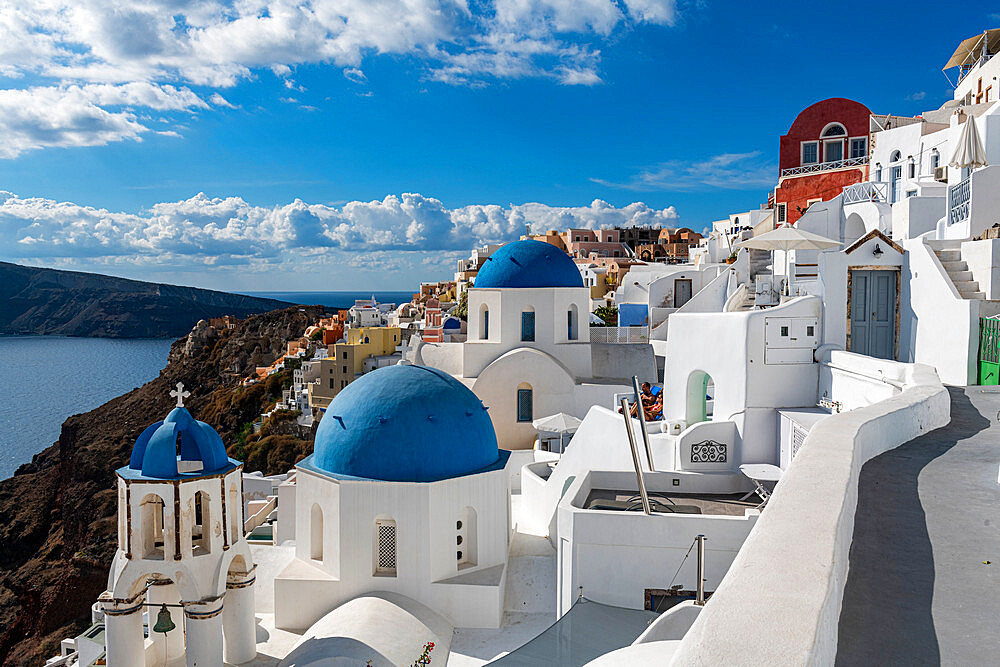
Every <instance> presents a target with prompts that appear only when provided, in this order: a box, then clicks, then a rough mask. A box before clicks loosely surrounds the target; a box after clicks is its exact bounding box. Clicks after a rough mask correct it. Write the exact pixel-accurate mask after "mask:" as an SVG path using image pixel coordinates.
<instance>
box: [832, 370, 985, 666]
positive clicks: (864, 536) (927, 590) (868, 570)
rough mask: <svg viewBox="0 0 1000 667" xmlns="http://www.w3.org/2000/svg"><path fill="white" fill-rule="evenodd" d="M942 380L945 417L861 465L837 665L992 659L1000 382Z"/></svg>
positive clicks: (958, 662) (955, 662) (957, 662)
mask: <svg viewBox="0 0 1000 667" xmlns="http://www.w3.org/2000/svg"><path fill="white" fill-rule="evenodd" d="M949 391H950V392H951V411H952V412H951V423H950V424H949V425H948V426H946V427H944V428H941V429H938V430H936V431H933V432H931V433H928V434H927V435H924V436H921V437H920V438H917V439H915V440H912V441H910V442H908V443H906V444H905V445H902V446H901V447H898V448H896V449H894V450H891V451H889V452H886V453H885V454H883V455H881V456H879V457H876V458H874V459H872V460H871V461H869V462H868V463H867V464H866V465H865V466H864V468H862V470H861V480H860V486H859V492H858V512H857V518H856V521H855V525H854V541H853V544H852V545H851V555H850V568H849V573H848V577H847V586H846V589H845V591H844V604H843V608H842V610H841V615H840V633H839V644H838V646H837V664H838V665H876V664H878V665H888V664H893V665H938V664H945V665H996V664H1000V657H998V656H1000V484H998V483H997V474H998V466H1000V423H998V422H997V419H998V412H1000V392H997V390H996V389H992V391H991V388H985V391H984V388H980V387H967V388H961V387H960V388H950V389H949ZM994 392H996V393H994ZM983 561H990V562H991V563H992V564H990V565H986V564H984V563H983Z"/></svg>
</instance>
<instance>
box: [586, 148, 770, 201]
mask: <svg viewBox="0 0 1000 667" xmlns="http://www.w3.org/2000/svg"><path fill="white" fill-rule="evenodd" d="M760 156H761V153H760V151H754V152H751V153H723V154H721V155H714V156H712V157H709V158H705V159H702V160H694V161H688V160H668V161H666V162H660V163H658V164H655V165H652V166H650V167H645V168H643V169H640V170H639V171H638V172H637V173H636V174H635V175H633V176H632V177H630V178H628V179H626V180H624V181H611V180H606V179H602V178H591V179H590V180H591V181H593V182H594V183H599V184H600V185H604V186H607V187H611V188H620V189H624V190H634V191H659V190H704V189H714V188H724V189H727V190H752V189H755V188H760V187H768V186H771V185H773V184H774V183H775V179H776V178H777V170H778V168H777V166H776V165H775V164H773V163H769V162H765V161H762V160H761V159H760Z"/></svg>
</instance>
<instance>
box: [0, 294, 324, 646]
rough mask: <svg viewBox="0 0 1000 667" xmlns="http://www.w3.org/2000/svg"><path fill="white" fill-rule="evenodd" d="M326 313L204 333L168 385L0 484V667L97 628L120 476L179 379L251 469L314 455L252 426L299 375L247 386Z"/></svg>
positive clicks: (269, 429) (123, 402)
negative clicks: (243, 383) (95, 610)
mask: <svg viewBox="0 0 1000 667" xmlns="http://www.w3.org/2000/svg"><path fill="white" fill-rule="evenodd" d="M321 314H322V310H321V309H319V308H298V307H294V308H287V309H284V310H277V311H273V312H269V313H265V314H262V315H255V316H251V317H250V318H248V319H247V320H246V321H244V322H241V323H240V324H239V325H237V327H236V328H235V329H232V330H227V329H223V330H216V329H214V328H212V327H206V326H204V325H202V326H199V327H196V328H194V329H193V330H192V331H191V332H190V333H189V334H188V335H187V336H184V337H183V338H181V339H180V340H178V341H176V342H175V343H174V344H173V346H172V347H171V350H170V355H169V358H168V363H167V366H166V367H165V368H164V369H163V370H162V371H161V372H160V375H159V377H157V378H156V379H155V380H152V381H150V382H148V383H146V384H145V385H143V386H142V387H139V388H138V389H135V390H133V391H131V392H129V393H127V394H125V395H124V396H120V397H118V398H116V399H114V400H112V401H109V402H108V403H105V404H104V405H102V406H100V407H99V408H97V409H96V410H92V411H91V412H88V413H86V414H80V415H74V416H72V417H70V418H69V419H67V420H66V422H65V423H64V424H63V425H62V431H61V434H60V436H59V440H58V441H57V442H56V443H55V444H54V445H53V446H51V447H49V448H48V449H46V450H45V451H43V452H41V453H40V454H38V455H36V456H35V457H34V458H33V460H32V462H31V463H28V464H25V465H23V466H21V467H20V468H19V469H18V471H17V472H16V473H15V475H14V476H13V477H11V478H9V479H6V480H4V481H2V482H0V662H2V663H3V664H4V665H41V664H42V663H43V662H44V660H45V658H47V657H50V656H52V655H55V654H56V653H58V642H59V640H60V639H62V638H63V637H69V636H75V635H76V634H77V633H79V632H80V631H81V630H83V629H85V628H86V627H87V626H88V625H89V624H90V605H91V604H93V602H94V601H95V600H96V599H97V596H98V595H100V593H101V592H102V591H103V590H104V589H105V587H106V585H107V576H108V568H109V565H110V562H111V558H112V556H113V555H114V552H115V548H116V512H117V500H116V492H115V488H116V487H115V484H116V482H115V470H116V469H117V468H119V467H121V466H123V465H125V464H126V463H127V462H128V457H129V453H130V451H131V448H132V444H133V443H134V442H135V439H136V438H137V437H138V436H139V434H140V433H141V432H142V430H143V429H144V428H145V427H146V426H147V425H148V424H150V423H152V422H154V421H156V420H157V419H161V418H162V417H163V416H164V415H166V414H167V413H168V412H169V411H170V409H171V408H172V407H173V405H174V399H172V398H171V397H170V396H169V391H170V389H171V388H173V386H174V385H175V384H176V383H177V382H183V383H184V386H185V388H187V389H189V390H190V391H191V396H190V397H189V398H188V399H187V400H186V405H187V406H188V409H189V410H190V411H191V413H192V414H194V415H195V416H196V417H197V418H198V419H201V420H203V421H207V422H208V423H210V424H212V425H213V426H214V427H216V429H217V430H218V431H219V434H220V435H221V436H222V438H223V441H224V442H225V443H226V446H227V449H228V450H229V451H230V453H231V455H233V456H234V457H236V458H243V457H245V459H244V460H246V461H247V465H246V469H247V470H248V471H251V470H255V469H260V470H263V471H264V472H265V473H266V474H272V473H276V472H285V471H287V470H288V469H289V468H290V467H291V466H292V465H293V464H294V463H295V462H296V461H298V460H300V459H301V458H302V457H304V456H305V455H307V454H308V453H309V452H311V451H312V443H311V441H310V440H308V439H300V438H298V437H296V436H294V435H288V434H287V433H282V430H283V429H281V425H280V424H277V423H276V424H273V425H272V424H265V428H264V429H263V430H262V432H261V434H258V435H249V434H250V432H251V429H250V428H249V427H248V425H249V424H251V423H252V422H253V421H254V420H255V419H256V418H257V417H258V415H259V414H260V413H261V411H262V410H263V409H265V408H266V407H268V406H269V405H272V404H273V403H274V402H275V400H276V399H277V398H278V397H280V394H281V389H282V388H283V387H284V386H287V385H288V384H290V383H291V371H284V372H283V373H279V374H276V375H272V376H270V377H269V378H268V379H267V380H266V381H265V382H261V383H257V384H254V385H251V386H250V387H246V388H242V387H240V386H239V382H240V380H241V379H242V378H244V377H246V376H248V375H249V374H250V373H251V372H252V370H253V368H254V367H255V366H258V365H266V364H268V363H270V362H271V361H273V360H274V359H275V358H277V357H278V356H279V355H280V354H281V353H282V352H283V351H284V348H285V341H286V340H288V339H291V338H297V337H298V336H300V335H301V334H302V331H303V330H304V329H305V328H306V327H307V326H308V325H309V324H312V323H314V322H315V321H316V319H317V318H318V317H320V316H321ZM277 417H278V415H276V418H277ZM276 421H277V419H276Z"/></svg>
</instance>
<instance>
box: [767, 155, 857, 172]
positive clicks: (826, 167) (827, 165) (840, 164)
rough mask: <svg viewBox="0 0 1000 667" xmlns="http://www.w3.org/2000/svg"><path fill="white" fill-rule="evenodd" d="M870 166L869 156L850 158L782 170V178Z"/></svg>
mask: <svg viewBox="0 0 1000 667" xmlns="http://www.w3.org/2000/svg"><path fill="white" fill-rule="evenodd" d="M866 164H868V156H867V155H863V156H861V157H850V158H847V159H846V160H834V161H832V162H816V163H814V164H804V165H802V166H801V167H792V168H790V169H782V170H781V175H782V176H796V175H798V174H813V173H816V172H817V171H830V170H833V169H845V168H847V167H860V166H863V165H866Z"/></svg>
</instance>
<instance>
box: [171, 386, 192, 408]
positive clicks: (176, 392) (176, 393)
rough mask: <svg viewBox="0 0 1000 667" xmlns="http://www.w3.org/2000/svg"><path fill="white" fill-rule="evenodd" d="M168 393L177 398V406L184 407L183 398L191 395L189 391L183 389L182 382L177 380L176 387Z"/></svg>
mask: <svg viewBox="0 0 1000 667" xmlns="http://www.w3.org/2000/svg"><path fill="white" fill-rule="evenodd" d="M170 395H171V396H173V397H176V398H177V407H179V408H183V407H184V399H185V398H187V397H188V396H190V395H191V392H190V391H184V383H183V382H178V383H177V389H174V390H173V391H171V392H170Z"/></svg>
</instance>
